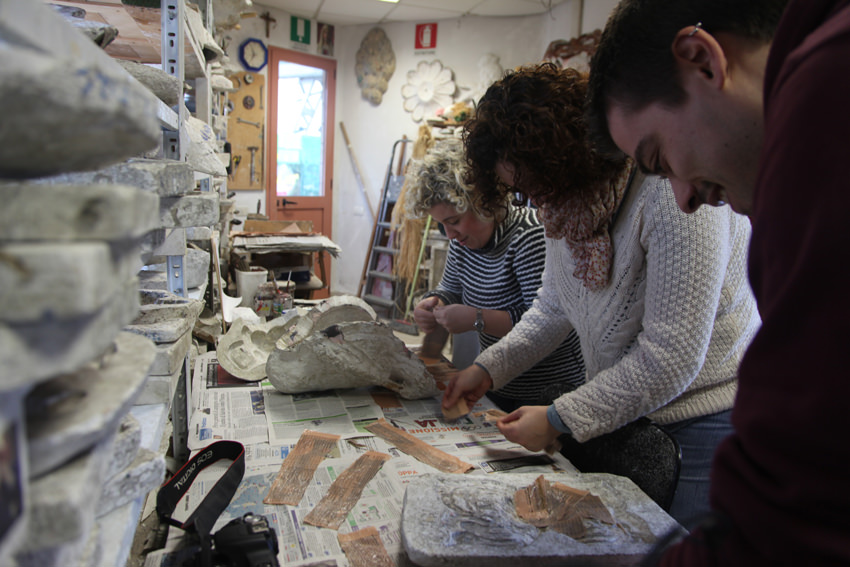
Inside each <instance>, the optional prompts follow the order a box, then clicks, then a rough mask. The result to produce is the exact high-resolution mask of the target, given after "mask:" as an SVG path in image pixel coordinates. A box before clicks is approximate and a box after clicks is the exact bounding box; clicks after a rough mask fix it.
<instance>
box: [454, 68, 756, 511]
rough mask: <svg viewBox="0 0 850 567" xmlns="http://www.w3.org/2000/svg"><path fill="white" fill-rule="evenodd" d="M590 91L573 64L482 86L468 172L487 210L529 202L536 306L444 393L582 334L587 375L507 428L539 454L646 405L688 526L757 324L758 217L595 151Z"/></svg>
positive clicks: (514, 372) (466, 388) (471, 393)
mask: <svg viewBox="0 0 850 567" xmlns="http://www.w3.org/2000/svg"><path fill="white" fill-rule="evenodd" d="M586 92H587V77H586V76H585V75H584V74H582V73H579V72H578V71H575V70H572V69H564V70H560V69H558V68H556V67H555V66H554V65H551V64H542V65H538V66H533V67H524V68H520V69H518V70H516V71H513V72H509V73H507V74H506V75H505V77H504V78H503V79H501V80H500V81H497V82H496V83H494V84H493V85H492V86H491V87H490V88H489V89H488V90H487V92H486V93H485V94H484V96H483V97H482V98H481V101H480V102H479V104H478V107H477V110H476V114H475V116H474V117H473V119H472V120H470V121H469V122H467V123H466V125H465V127H464V141H465V145H466V155H467V160H468V162H469V168H470V169H469V173H468V176H467V181H468V182H469V183H471V184H473V185H474V186H475V187H476V188H477V190H478V191H479V193H480V196H481V203H482V205H481V206H482V208H484V209H485V210H495V209H498V208H499V207H500V203H501V202H503V200H504V198H505V197H504V196H505V195H506V194H509V193H513V192H520V193H522V194H524V195H525V196H526V197H528V198H529V199H531V201H532V202H533V203H534V204H536V205H537V206H538V207H539V216H540V218H541V220H542V222H543V226H544V227H545V233H546V262H545V264H546V266H545V270H544V273H543V287H542V288H541V290H540V292H539V293H538V297H537V299H536V300H535V302H534V304H533V306H532V307H531V309H529V310H528V311H527V312H526V313H525V314H524V315H523V317H522V320H521V321H520V322H519V323H517V324H516V325H515V326H514V327H513V329H512V330H511V332H510V333H508V334H507V335H506V336H505V337H503V338H502V340H500V341H499V342H498V343H497V344H495V345H493V346H492V347H491V348H489V349H487V350H486V351H484V352H483V353H481V354H480V355H479V356H478V357H477V358H476V361H475V364H474V365H472V366H470V367H469V368H467V369H465V370H463V371H462V372H460V373H459V375H458V376H457V377H455V379H454V380H453V381H452V382H451V384H450V385H449V387H448V388H447V389H446V392H445V394H444V397H443V405H444V406H445V407H447V408H448V407H452V406H453V405H454V404H455V403H456V402H457V401H458V399H459V398H460V397H465V398H466V399H467V400H468V401H474V400H476V399H478V398H480V397H481V396H482V395H484V393H485V392H487V391H488V390H489V389H491V388H503V387H504V386H505V385H506V384H509V383H510V382H511V380H512V378H513V377H514V376H518V375H520V374H521V373H522V372H524V371H525V369H526V368H528V367H530V366H532V365H533V364H535V363H536V361H538V360H540V359H541V358H542V357H544V356H546V355H547V354H548V353H549V352H550V351H551V349H552V348H553V347H554V345H557V344H559V343H560V341H561V340H563V338H564V337H565V336H566V335H568V334H569V333H571V332H573V331H576V332H578V335H579V340H580V342H581V349H582V355H583V358H584V363H585V366H586V368H587V378H586V381H585V383H584V384H583V385H581V386H579V387H578V388H577V389H575V390H574V391H572V392H568V393H566V394H564V395H562V396H561V397H559V398H558V399H557V400H555V402H554V403H553V404H551V405H548V406H546V405H538V406H524V407H521V408H519V409H518V410H516V411H514V412H513V413H511V414H509V415H508V416H506V417H504V418H502V419H501V420H500V421H499V422H498V427H499V429H500V430H501V431H502V433H503V434H504V435H505V437H507V438H508V439H509V440H511V441H515V442H518V443H520V444H522V445H524V446H525V447H526V448H528V449H531V450H540V449H542V448H544V447H546V446H548V445H549V444H550V443H551V442H552V441H553V440H555V439H556V438H557V437H558V436H559V435H561V434H569V435H571V436H572V438H573V439H575V440H576V441H578V442H584V441H587V440H588V439H592V438H594V437H598V436H600V435H603V434H606V433H609V432H612V431H614V430H616V429H619V428H621V427H623V426H625V425H627V424H629V423H631V422H633V421H635V420H637V419H639V418H641V417H643V416H647V417H649V418H650V419H652V420H654V421H655V422H657V423H658V424H659V425H661V426H662V427H664V428H665V429H667V430H668V431H670V432H671V434H672V435H673V436H674V437H675V438H676V439H677V440H678V442H679V444H680V446H681V450H682V467H681V474H680V477H679V482H678V485H677V489H676V493H675V495H674V499H673V504H672V506H671V509H670V513H671V515H672V516H673V517H675V518H676V519H677V520H679V521H680V522H682V523H684V522H686V521H687V520H690V519H692V518H694V517H696V516H697V515H698V514H701V513H703V512H705V511H707V510H708V496H707V494H708V472H709V467H710V463H711V457H712V454H713V452H714V448H715V446H716V445H717V443H718V442H719V441H720V440H721V439H722V438H723V437H724V436H726V435H727V434H728V433H729V432H731V426H730V423H729V417H730V416H729V414H730V409H731V407H732V404H733V401H734V399H735V392H736V390H737V379H736V373H737V368H738V362H739V361H740V359H741V356H742V355H743V353H744V350H745V349H746V347H747V345H748V344H749V342H750V340H751V338H752V337H753V335H754V333H755V331H756V328H757V327H758V325H759V318H758V314H757V312H756V308H755V303H754V300H753V297H752V294H751V292H750V288H749V286H748V284H747V279H746V253H747V245H748V239H749V235H750V225H749V222H748V221H747V219H746V218H745V217H742V216H739V215H737V214H735V213H734V212H732V210H731V209H730V208H729V207H721V208H711V209H709V208H707V207H704V208H703V209H701V210H700V211H699V212H698V213H696V214H693V215H686V214H684V213H683V212H682V211H681V210H680V209H679V208H678V206H677V205H676V201H675V199H674V195H673V192H672V191H671V189H670V184H669V182H668V181H667V180H666V179H664V178H661V177H657V176H653V175H646V174H644V173H643V172H641V171H638V170H637V168H635V167H634V165H633V163H632V162H631V161H629V160H617V159H610V158H607V157H605V156H603V155H601V154H599V153H597V152H596V151H594V149H593V148H592V146H591V145H590V142H589V141H588V137H587V132H586V126H585V122H584V120H583V108H584V100H585V94H586ZM567 456H569V455H567Z"/></svg>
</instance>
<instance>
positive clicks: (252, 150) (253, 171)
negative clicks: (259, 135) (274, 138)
mask: <svg viewBox="0 0 850 567" xmlns="http://www.w3.org/2000/svg"><path fill="white" fill-rule="evenodd" d="M259 149H260V148H258V147H257V146H248V151H249V152H251V185H253V184H254V174H255V171H256V170H255V168H254V154H256V153H257V150H259Z"/></svg>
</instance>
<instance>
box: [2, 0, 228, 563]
mask: <svg viewBox="0 0 850 567" xmlns="http://www.w3.org/2000/svg"><path fill="white" fill-rule="evenodd" d="M55 3H57V4H65V5H83V7H84V8H85V9H86V10H87V11H89V12H92V11H100V12H101V13H102V12H107V11H108V12H110V13H111V14H113V15H114V17H116V18H119V19H121V18H123V19H122V20H121V21H122V22H123V23H122V24H121V25H118V27H119V28H122V38H126V37H127V36H128V34H125V33H124V31H123V30H125V29H127V28H126V26H128V25H132V26H135V27H136V28H137V29H142V28H143V27H144V26H143V25H142V24H140V22H139V21H138V19H136V18H133V17H132V15H131V14H130V11H132V10H143V9H135V8H134V7H131V6H124V5H122V4H121V3H120V1H118V0H101V2H99V3H98V4H92V3H88V2H65V1H62V0H57V1H56V2H55ZM201 3H202V10H203V15H204V18H205V19H206V21H207V22H211V19H212V12H211V10H212V7H211V1H210V0H201ZM109 4H112V5H111V6H110V5H109ZM185 9H186V8H185V6H184V1H183V0H163V2H162V8H161V9H160V10H151V11H150V12H146V14H147V15H150V13H152V12H157V15H158V16H159V17H160V19H159V21H156V22H149V24H150V27H151V28H153V27H155V28H157V31H158V32H159V31H161V36H160V43H161V45H160V46H158V47H161V49H152V50H150V51H149V52H148V55H147V56H150V55H151V53H154V52H155V53H156V54H157V56H160V57H161V63H162V68H163V69H164V70H166V71H167V72H168V73H170V74H172V75H173V76H176V77H178V78H179V80H180V82H181V84H182V83H183V81H187V82H190V83H193V84H194V93H195V102H196V105H195V111H196V112H195V114H196V116H197V117H199V118H200V119H201V120H203V121H205V122H207V123H209V122H210V120H211V118H212V114H213V104H212V95H211V89H210V80H209V75H208V65H207V63H206V59H205V57H204V54H203V52H202V48H201V45H200V44H199V42H198V41H197V40H196V39H195V38H194V37H193V34H192V33H191V31H190V30H188V29H187V26H186V17H185V13H184V10H185ZM144 25H147V24H144ZM146 37H147V40H150V37H149V35H148V36H146ZM11 38H13V40H14V41H13V42H12V44H13V45H14V46H15V47H22V48H24V49H32V50H34V51H38V52H40V53H45V54H54V55H55V57H56V58H57V59H61V58H62V57H66V58H67V57H72V58H73V60H74V61H75V62H81V63H83V64H87V65H91V66H92V67H95V68H99V69H104V70H108V73H109V74H111V75H118V74H126V71H124V69H123V68H122V67H121V66H120V65H119V64H118V63H117V62H116V61H115V60H114V59H113V58H112V57H111V56H110V54H109V50H107V51H106V52H104V50H103V49H101V48H100V47H98V46H97V45H95V44H94V43H93V42H91V40H90V39H89V38H87V37H86V36H84V35H83V34H81V33H79V32H78V31H77V30H75V29H74V28H73V26H71V25H69V24H68V23H67V22H65V21H63V20H62V18H61V17H58V16H57V15H56V14H55V13H53V11H52V10H50V9H49V8H48V7H47V6H46V5H45V4H44V3H43V2H41V0H27V1H20V0H0V40H2V41H0V43H2V42H7V41H9V40H10V39H11ZM172 38H185V41H173V40H172ZM139 45H141V44H139ZM131 58H134V57H131ZM134 59H138V58H134ZM145 62H153V61H145ZM129 83H130V88H131V89H132V90H138V89H143V90H144V91H147V89H146V88H145V87H144V86H142V85H141V84H139V83H138V82H135V80H134V79H133V80H130V81H129ZM133 83H135V84H133ZM147 94H148V95H150V93H149V92H148V93H147ZM138 98H146V97H138ZM150 101H151V102H150V107H149V108H148V107H147V106H146V107H145V108H144V109H143V111H140V112H144V114H145V115H146V117H147V118H148V119H149V120H150V121H151V122H152V123H156V124H158V125H159V127H161V128H162V131H163V139H162V147H161V153H162V155H163V156H164V157H165V158H166V159H170V160H176V161H180V162H184V161H185V160H186V144H187V141H188V137H187V134H186V129H185V121H186V119H187V117H188V110H187V109H186V108H185V106H184V105H183V104H182V103H181V104H178V105H177V106H176V107H175V108H174V109H172V108H171V107H169V106H168V105H166V104H165V103H163V102H162V101H160V100H158V99H156V97H154V96H153V95H150ZM213 181H214V180H213V178H212V176H210V175H208V174H197V175H195V176H194V179H193V186H192V187H187V191H189V192H192V191H194V190H195V188H196V187H198V186H199V187H200V188H201V189H202V190H204V189H205V190H207V191H211V192H212V191H215V192H219V193H220V194H221V193H225V192H226V179H222V180H220V181H221V183H220V185H219V186H214V183H213ZM205 226H206V225H205ZM210 228H212V229H214V227H210ZM154 232H156V233H157V236H156V237H155V238H153V239H152V240H153V241H154V242H157V241H158V242H159V248H158V249H156V248H155V249H154V250H153V251H152V252H151V255H152V256H157V255H164V256H166V257H167V262H166V268H167V287H168V289H169V290H170V291H173V292H174V293H175V294H176V295H180V296H183V297H186V296H188V295H189V293H188V292H189V290H188V289H187V287H186V281H185V280H184V275H185V274H184V265H185V258H186V254H187V234H186V228H184V227H177V228H170V229H165V228H159V229H156V230H155V231H154ZM3 244H4V242H2V241H0V247H2V245H3ZM128 289H129V288H128ZM126 311H129V309H127V310H126ZM42 324H44V325H49V324H51V323H50V322H49V321H46V322H45V321H43V322H42ZM0 325H2V323H0ZM5 332H6V329H4V328H0V335H2V336H4V337H5V336H7V335H4V334H3V333H5ZM189 332H190V334H191V330H190V331H189ZM4 340H5V339H4ZM0 353H5V351H3V350H2V349H0ZM51 355H53V356H55V357H61V355H62V351H61V349H60V348H58V347H57V348H55V349H54V352H53V353H51ZM3 362H5V363H8V362H10V361H8V360H3ZM12 362H14V360H13V361H12ZM92 362H96V360H93V361H92ZM57 364H58V365H59V366H58V367H60V368H63V371H64V369H65V368H66V367H68V366H69V365H68V364H65V365H64V366H63V365H62V363H61V361H60V362H58V363H57ZM74 364H76V363H74ZM5 366H8V364H6V365H5ZM11 367H12V368H14V365H12V366H11ZM18 380H19V382H14V381H13V382H9V381H7V378H4V379H3V382H2V383H0V386H2V387H0V394H2V398H3V400H4V402H3V404H0V425H3V428H4V429H3V431H7V430H9V427H8V426H9V425H10V424H11V425H12V426H13V427H12V430H14V431H16V438H15V439H14V441H15V443H16V444H17V445H18V451H19V452H18V453H17V458H16V460H15V461H14V462H11V463H7V462H5V461H4V462H3V464H4V465H13V466H14V467H16V472H17V478H18V480H19V481H20V483H21V486H20V494H21V495H22V501H21V504H22V505H23V514H22V515H20V516H18V517H17V518H13V521H12V523H11V524H10V525H0V564H6V560H7V559H8V560H11V558H12V557H14V556H15V553H16V552H17V551H18V549H19V547H20V546H21V545H22V543H23V542H24V541H26V540H29V539H31V538H30V537H29V533H28V532H30V531H32V527H31V526H32V525H33V524H32V521H33V518H32V517H31V516H32V515H31V514H30V512H29V509H28V508H29V507H30V505H31V497H30V496H29V495H28V494H29V493H30V492H31V491H30V488H29V485H30V484H32V483H33V482H34V480H33V479H31V478H30V475H29V468H28V466H27V462H26V461H27V458H28V451H27V447H26V444H27V437H26V432H25V431H24V430H23V428H22V427H21V425H22V424H23V423H24V422H25V418H26V414H25V402H26V397H27V395H28V393H29V391H30V390H31V389H32V388H33V387H34V386H35V385H36V384H37V383H38V382H47V381H50V380H53V376H49V375H48V376H46V377H42V376H41V375H38V376H36V375H33V376H32V377H31V378H26V377H23V378H18ZM190 381H191V380H190V360H189V355H186V358H185V359H184V361H183V365H182V372H181V379H180V382H179V383H178V384H177V385H176V387H175V390H174V392H172V394H173V395H174V398H173V399H174V401H173V403H171V402H170V401H169V402H165V403H156V404H149V405H143V406H135V407H133V408H132V409H131V410H130V411H129V414H130V415H132V416H133V417H134V418H135V420H136V421H137V422H138V423H139V425H140V426H141V429H142V431H141V449H145V450H149V451H152V452H154V453H158V454H160V455H162V454H164V451H165V449H167V446H168V444H169V443H168V441H169V438H170V441H171V445H172V446H173V448H174V454H175V457H176V459H177V460H178V461H179V460H180V459H181V458H185V457H188V450H186V449H185V444H186V443H185V442H186V437H185V429H186V426H187V424H188V417H189V416H188V410H189V407H190V403H191V393H190V392H189V390H188V385H189V384H190ZM19 384H21V385H19ZM181 431H182V433H181ZM107 433H108V432H107ZM107 433H104V435H106V434H107ZM98 445H99V446H100V445H105V443H98ZM110 450H111V449H110ZM51 474H52V472H51V471H48V472H46V473H44V474H43V476H42V477H41V478H40V479H38V481H39V482H43V481H44V479H45V478H47V477H49V476H50V475H51ZM93 484H94V486H93V488H92V490H93V491H95V492H96V491H97V490H98V489H102V488H103V487H102V485H101V483H100V481H99V480H98V482H95V483H93ZM4 495H5V493H4ZM4 498H5V496H4ZM144 503H145V497H140V498H138V499H136V500H134V501H132V502H130V503H128V504H126V505H123V506H120V507H118V508H116V509H115V510H113V511H111V512H108V513H106V514H105V515H102V516H99V517H97V520H96V522H94V524H95V527H91V526H76V528H77V529H79V530H86V529H89V528H91V529H92V530H93V531H92V532H91V535H90V536H89V539H90V540H93V539H95V538H96V539H97V542H96V543H92V541H86V540H85V539H83V540H82V542H83V543H84V544H85V547H86V549H84V550H80V549H77V548H75V549H73V550H71V552H70V553H71V554H74V553H81V554H83V557H86V558H87V559H89V560H91V559H92V558H93V557H97V560H96V561H95V562H88V563H87V564H91V565H100V566H103V567H109V566H117V565H124V564H125V562H126V560H127V557H128V555H129V550H130V544H131V543H132V541H133V537H134V535H135V533H136V528H137V526H138V523H139V519H140V514H141V511H142V507H143V505H144ZM7 504H9V503H7V502H4V504H3V505H4V506H6V505H7ZM37 521H39V522H45V521H47V522H49V521H51V519H50V518H41V519H38V520H37ZM83 523H88V522H83ZM95 532H99V534H96V533H95ZM85 533H87V532H84V534H85ZM54 535H55V534H51V537H53V536H54ZM82 537H84V538H85V537H86V536H85V535H83V536H82ZM45 541H53V540H50V538H47V539H46V540H45ZM45 545H46V546H53V547H50V549H49V550H48V549H47V547H45V549H43V550H42V549H36V550H35V552H28V555H27V560H26V561H25V562H23V563H20V562H19V565H20V566H21V567H25V566H26V565H29V564H36V563H37V564H39V565H40V566H44V567H47V566H49V565H51V564H64V563H63V558H66V557H68V556H69V555H68V553H69V552H66V551H65V550H64V548H63V546H64V545H65V544H61V543H60V544H47V543H46V544H45ZM69 545H70V546H71V547H78V546H79V543H78V542H77V541H76V540H75V542H74V543H73V544H69ZM92 545H94V546H96V547H101V546H102V549H100V550H99V551H98V553H97V554H96V555H85V554H87V553H90V552H91V550H90V549H89V547H90V546H92ZM57 546H58V547H57ZM33 561H35V563H33Z"/></svg>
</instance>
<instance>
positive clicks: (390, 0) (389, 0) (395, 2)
mask: <svg viewBox="0 0 850 567" xmlns="http://www.w3.org/2000/svg"><path fill="white" fill-rule="evenodd" d="M380 1H381V2H389V3H390V4H398V0H380Z"/></svg>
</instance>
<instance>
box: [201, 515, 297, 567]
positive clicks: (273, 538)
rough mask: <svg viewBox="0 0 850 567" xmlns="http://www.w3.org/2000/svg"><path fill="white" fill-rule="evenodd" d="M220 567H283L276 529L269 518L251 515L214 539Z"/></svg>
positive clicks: (233, 524) (219, 532)
mask: <svg viewBox="0 0 850 567" xmlns="http://www.w3.org/2000/svg"><path fill="white" fill-rule="evenodd" d="M213 542H214V545H213V565H215V566H216V567H280V563H279V562H278V560H277V553H278V544H277V534H276V533H275V531H274V528H273V527H271V526H269V521H268V520H267V519H266V517H265V516H261V515H259V514H252V513H250V512H248V513H247V514H245V515H244V516H242V517H241V518H235V519H233V520H230V521H229V522H228V523H227V524H225V526H224V527H223V528H221V529H220V530H218V531H217V532H216V533H215V535H213Z"/></svg>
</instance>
